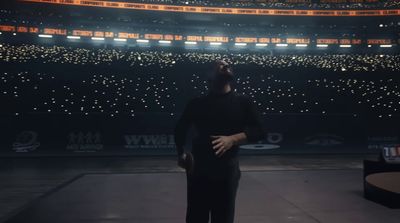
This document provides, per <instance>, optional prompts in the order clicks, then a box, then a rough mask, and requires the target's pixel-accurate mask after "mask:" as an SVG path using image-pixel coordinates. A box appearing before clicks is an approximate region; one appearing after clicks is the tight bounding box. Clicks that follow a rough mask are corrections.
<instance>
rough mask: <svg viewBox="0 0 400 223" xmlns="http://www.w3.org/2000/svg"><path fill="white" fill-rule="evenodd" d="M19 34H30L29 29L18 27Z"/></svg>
mask: <svg viewBox="0 0 400 223" xmlns="http://www.w3.org/2000/svg"><path fill="white" fill-rule="evenodd" d="M17 32H19V33H27V32H28V27H25V26H18V27H17Z"/></svg>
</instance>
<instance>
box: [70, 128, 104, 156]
mask: <svg viewBox="0 0 400 223" xmlns="http://www.w3.org/2000/svg"><path fill="white" fill-rule="evenodd" d="M103 147H104V145H103V144H102V143H101V134H100V133H99V132H87V133H84V132H71V133H70V134H69V135H68V145H67V150H71V151H73V152H97V151H99V150H102V149H103Z"/></svg>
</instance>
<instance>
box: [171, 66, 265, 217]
mask: <svg viewBox="0 0 400 223" xmlns="http://www.w3.org/2000/svg"><path fill="white" fill-rule="evenodd" d="M232 80H233V72H232V70H231V68H230V66H229V64H228V63H227V62H225V61H221V60H219V61H217V62H216V63H215V65H214V70H213V72H212V75H210V76H209V78H208V84H209V93H208V95H205V96H200V97H196V98H194V99H192V100H190V101H189V103H188V104H187V105H186V107H185V109H184V111H183V114H182V116H181V117H180V119H179V120H178V122H177V125H176V127H175V132H174V133H175V143H176V146H177V151H178V165H179V166H181V167H182V168H185V169H186V176H187V210H186V222H187V223H207V222H208V221H209V214H210V212H211V222H212V223H233V220H234V213H235V199H236V191H237V188H238V184H239V179H240V176H241V171H240V168H239V160H238V157H237V154H238V150H239V145H240V144H243V143H253V142H257V141H258V140H261V139H262V138H263V137H264V135H265V133H264V130H263V128H262V124H261V121H260V117H259V114H258V113H257V111H256V108H255V105H254V104H253V103H252V101H251V100H250V99H249V98H248V97H246V96H244V95H237V94H236V93H235V92H233V90H232V89H231V85H230V83H231V81H232ZM192 125H193V126H194V127H195V130H197V136H196V137H195V138H194V139H193V142H192V151H191V153H190V152H186V153H184V148H183V146H184V144H185V142H186V134H187V131H188V130H189V128H190V127H191V126H192ZM192 155H193V156H192ZM191 157H192V158H193V160H194V165H192V166H190V165H188V163H189V164H190V162H187V161H189V159H188V158H191Z"/></svg>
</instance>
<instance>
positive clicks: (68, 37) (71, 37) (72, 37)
mask: <svg viewBox="0 0 400 223" xmlns="http://www.w3.org/2000/svg"><path fill="white" fill-rule="evenodd" d="M67 39H81V37H80V36H67Z"/></svg>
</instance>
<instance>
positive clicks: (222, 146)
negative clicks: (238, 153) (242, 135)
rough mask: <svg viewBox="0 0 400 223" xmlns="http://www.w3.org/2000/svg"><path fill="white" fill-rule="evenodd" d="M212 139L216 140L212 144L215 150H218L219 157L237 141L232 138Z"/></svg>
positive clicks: (215, 137) (217, 137) (220, 137)
mask: <svg viewBox="0 0 400 223" xmlns="http://www.w3.org/2000/svg"><path fill="white" fill-rule="evenodd" d="M211 138H213V139H214V140H213V141H212V144H213V149H214V150H216V151H215V155H217V156H219V157H221V156H222V154H224V153H225V152H226V151H227V150H229V149H230V148H232V146H233V145H234V144H235V140H234V138H233V137H231V136H211Z"/></svg>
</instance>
